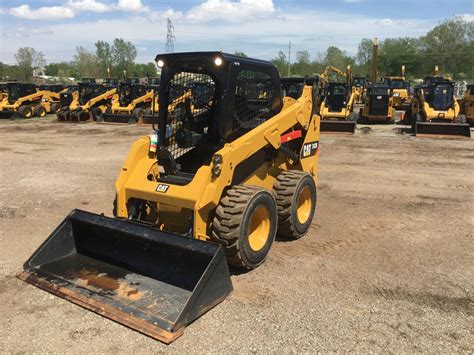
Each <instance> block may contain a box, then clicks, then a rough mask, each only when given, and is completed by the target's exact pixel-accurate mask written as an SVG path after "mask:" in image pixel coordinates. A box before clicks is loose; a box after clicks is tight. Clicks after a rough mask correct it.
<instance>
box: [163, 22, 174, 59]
mask: <svg viewBox="0 0 474 355" xmlns="http://www.w3.org/2000/svg"><path fill="white" fill-rule="evenodd" d="M166 20H167V24H168V30H167V32H166V45H165V52H166V53H173V52H174V41H175V39H176V38H175V36H174V26H173V23H172V22H171V20H170V19H169V18H167V19H166Z"/></svg>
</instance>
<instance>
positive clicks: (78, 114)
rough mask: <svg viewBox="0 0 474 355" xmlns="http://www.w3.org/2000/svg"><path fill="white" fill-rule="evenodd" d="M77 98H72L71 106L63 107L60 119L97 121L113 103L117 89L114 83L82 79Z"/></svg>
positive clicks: (59, 115)
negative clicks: (100, 82)
mask: <svg viewBox="0 0 474 355" xmlns="http://www.w3.org/2000/svg"><path fill="white" fill-rule="evenodd" d="M77 86H78V96H77V100H72V102H71V104H70V105H69V108H67V109H61V112H59V113H58V115H57V117H58V121H61V122H89V121H96V120H97V119H99V118H100V116H101V115H102V114H103V113H104V112H105V111H106V110H107V108H108V107H109V106H110V105H111V101H112V97H113V96H114V94H115V93H116V91H117V88H116V87H115V86H113V85H101V84H97V83H95V80H94V82H92V81H91V82H89V81H88V80H87V81H84V80H83V81H82V82H80V83H78V84H77Z"/></svg>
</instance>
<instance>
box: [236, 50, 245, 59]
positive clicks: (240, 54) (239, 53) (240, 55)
mask: <svg viewBox="0 0 474 355" xmlns="http://www.w3.org/2000/svg"><path fill="white" fill-rule="evenodd" d="M234 54H235V55H238V56H239V57H244V58H247V57H248V55H247V54H245V53H244V52H240V51H236V52H235V53H234Z"/></svg>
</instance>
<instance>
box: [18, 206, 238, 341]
mask: <svg viewBox="0 0 474 355" xmlns="http://www.w3.org/2000/svg"><path fill="white" fill-rule="evenodd" d="M18 278H20V279H22V280H24V281H26V282H28V283H30V284H32V285H35V286H37V287H39V288H41V289H43V290H46V291H48V292H50V293H52V294H55V295H57V296H59V297H62V298H65V299H67V300H69V301H71V302H73V303H76V304H78V305H80V306H82V307H84V308H87V309H89V310H91V311H93V312H96V313H98V314H100V315H102V316H105V317H107V318H110V319H112V320H114V321H116V322H119V323H121V324H123V325H125V326H128V327H130V328H132V329H135V330H137V331H139V332H141V333H144V334H146V335H148V336H151V337H153V338H155V339H158V340H160V341H162V342H164V343H167V344H169V343H171V342H172V341H174V340H175V339H176V338H177V337H179V336H180V335H181V334H182V333H183V330H184V327H185V326H186V325H188V324H189V323H191V322H192V321H194V320H195V319H196V318H198V317H200V316H201V315H202V314H204V313H205V312H207V311H208V310H210V309H211V308H212V307H214V306H216V305H217V304H218V303H219V302H221V301H222V300H224V298H225V297H226V296H227V295H228V294H229V293H230V292H231V291H232V282H231V280H230V274H229V269H228V266H227V261H226V259H225V256H224V252H223V250H222V248H221V246H220V245H218V244H214V243H210V242H204V241H200V240H197V239H192V238H189V237H184V236H181V235H177V234H173V233H168V232H164V231H160V230H157V229H153V228H151V227H149V226H146V225H141V224H136V223H133V222H129V221H127V220H119V219H114V218H108V217H104V216H103V215H97V214H93V213H89V212H84V211H81V210H73V211H72V212H71V213H70V214H69V216H67V217H66V218H65V220H64V221H63V222H62V223H61V224H60V225H59V227H58V228H57V229H56V230H55V231H54V232H53V233H52V234H51V235H50V236H49V237H48V239H47V240H46V241H45V242H44V243H43V244H42V245H41V246H40V247H39V248H38V250H37V251H36V252H35V253H34V254H33V255H32V256H31V257H30V259H29V260H28V261H27V262H26V263H25V264H24V271H23V272H21V273H20V274H18Z"/></svg>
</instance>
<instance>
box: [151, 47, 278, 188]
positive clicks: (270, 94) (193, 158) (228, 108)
mask: <svg viewBox="0 0 474 355" xmlns="http://www.w3.org/2000/svg"><path fill="white" fill-rule="evenodd" d="M155 60H156V62H157V64H158V67H160V68H161V80H160V84H159V85H160V90H159V97H158V101H159V102H160V105H159V115H158V116H157V117H156V118H155V120H156V121H155V124H156V125H154V127H155V129H157V130H158V151H157V157H158V161H159V162H160V164H163V165H164V166H163V168H164V173H163V174H161V175H160V179H162V180H166V179H171V180H172V182H173V183H175V184H180V183H181V184H186V183H188V182H189V181H190V180H191V179H192V176H193V174H194V173H195V172H196V171H197V169H198V168H199V167H201V166H202V165H209V164H210V162H211V157H212V155H213V153H214V152H216V151H217V150H219V149H220V148H222V147H223V145H224V144H225V143H228V142H231V141H233V140H235V139H237V138H238V137H240V136H241V135H243V134H245V133H247V132H248V131H250V130H252V129H253V128H255V127H257V126H258V125H260V124H262V123H264V122H265V121H266V120H267V119H269V118H271V117H273V116H274V115H275V114H276V113H278V112H280V110H281V108H282V106H283V101H282V97H281V91H280V80H279V76H278V72H277V70H276V68H275V66H274V65H273V64H271V63H270V62H267V61H263V60H256V59H250V58H242V57H239V56H235V55H231V54H225V53H221V52H198V53H196V52H194V53H176V54H174V53H172V54H162V55H161V54H160V55H157V56H156V59H155ZM183 95H184V96H183ZM182 97H184V98H185V100H182V99H180V98H182ZM178 101H179V103H178V104H174V103H176V102H178ZM182 168H183V169H186V170H185V171H184V170H182Z"/></svg>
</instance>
